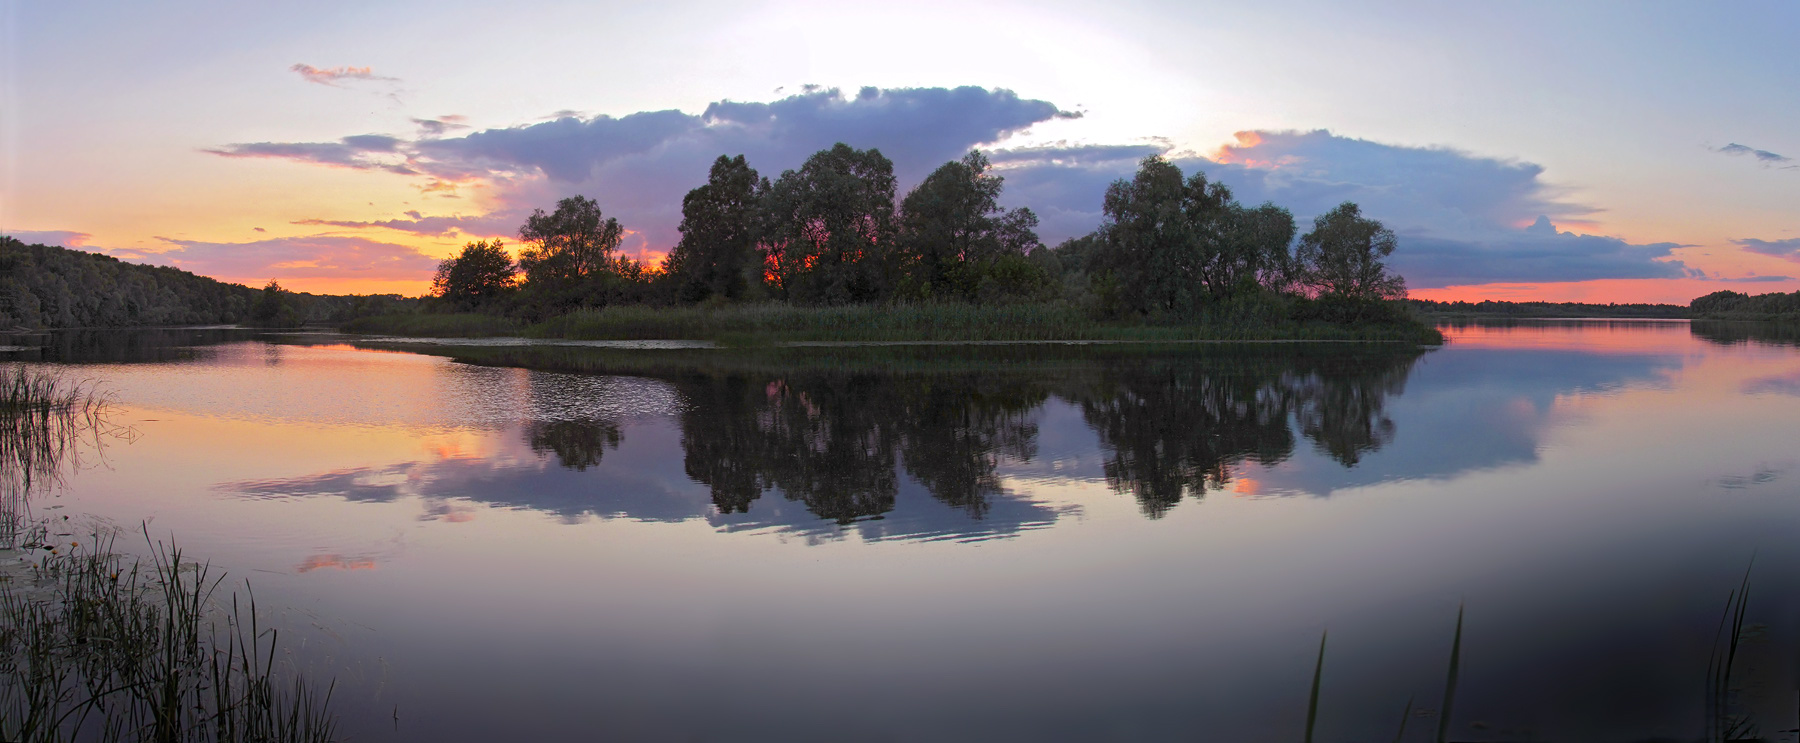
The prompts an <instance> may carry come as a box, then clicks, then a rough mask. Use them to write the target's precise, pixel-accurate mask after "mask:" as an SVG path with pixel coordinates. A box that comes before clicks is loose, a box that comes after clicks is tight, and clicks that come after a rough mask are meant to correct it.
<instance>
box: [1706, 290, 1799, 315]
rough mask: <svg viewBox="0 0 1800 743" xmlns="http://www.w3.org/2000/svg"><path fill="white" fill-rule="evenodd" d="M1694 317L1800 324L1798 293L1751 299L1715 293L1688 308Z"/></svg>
mask: <svg viewBox="0 0 1800 743" xmlns="http://www.w3.org/2000/svg"><path fill="white" fill-rule="evenodd" d="M1688 307H1689V309H1692V310H1693V313H1694V316H1695V317H1703V318H1714V319H1723V320H1800V291H1797V292H1791V293H1786V294H1784V293H1782V292H1771V293H1768V294H1758V295H1756V296H1750V295H1748V294H1744V293H1743V292H1734V291H1717V292H1713V293H1711V294H1708V295H1706V296H1704V297H1696V298H1695V299H1694V301H1693V302H1690V303H1689V304H1688Z"/></svg>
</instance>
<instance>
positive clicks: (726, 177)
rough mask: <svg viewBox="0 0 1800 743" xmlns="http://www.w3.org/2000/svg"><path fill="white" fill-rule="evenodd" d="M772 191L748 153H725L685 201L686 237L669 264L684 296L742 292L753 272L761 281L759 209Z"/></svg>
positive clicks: (666, 268)
mask: <svg viewBox="0 0 1800 743" xmlns="http://www.w3.org/2000/svg"><path fill="white" fill-rule="evenodd" d="M768 190H769V181H768V179H766V178H764V179H759V178H758V177H757V175H756V171H755V170H753V169H751V168H750V165H749V164H748V163H746V162H745V161H744V156H743V155H738V156H737V157H726V156H724V155H720V156H719V159H718V160H715V161H713V165H712V170H711V171H710V172H708V173H707V177H706V185H704V186H701V187H699V188H696V189H694V190H692V191H689V192H688V194H687V196H686V197H685V198H683V199H682V200H681V242H680V243H678V244H677V245H676V246H675V249H674V250H673V251H670V253H669V257H668V259H667V261H666V262H665V263H664V264H663V268H664V271H666V272H667V273H668V275H669V277H670V280H671V281H673V282H674V283H675V284H676V286H677V289H676V291H677V293H678V296H679V298H680V299H681V300H682V301H684V302H698V301H701V300H704V299H707V298H709V297H714V296H718V297H725V298H727V299H737V298H739V297H742V296H743V295H744V289H745V287H746V286H747V285H748V283H749V281H750V278H751V277H749V276H747V275H746V273H747V272H750V273H754V274H757V275H755V276H754V279H755V280H756V281H757V282H759V283H760V282H761V280H762V277H761V275H760V272H759V271H756V270H755V269H756V268H757V266H756V265H755V261H754V260H753V258H754V252H755V247H756V226H757V209H758V207H759V200H760V199H762V198H763V195H764V194H765V193H766V192H767V191H768Z"/></svg>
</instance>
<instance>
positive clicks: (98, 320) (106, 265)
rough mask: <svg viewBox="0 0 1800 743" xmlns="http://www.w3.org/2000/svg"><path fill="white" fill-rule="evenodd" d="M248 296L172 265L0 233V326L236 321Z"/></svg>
mask: <svg viewBox="0 0 1800 743" xmlns="http://www.w3.org/2000/svg"><path fill="white" fill-rule="evenodd" d="M255 298H256V290H254V289H251V288H249V287H246V286H242V285H240V284H228V283H225V282H222V281H216V280H214V279H209V278H206V277H204V276H196V275H194V274H191V273H188V272H186V271H182V270H180V269H175V268H166V267H162V266H143V265H138V264H135V263H125V262H122V261H120V260H119V259H117V258H113V257H111V256H106V255H100V254H98V253H88V252H83V251H79V250H69V249H66V248H59V247H54V246H49V245H27V244H25V243H22V242H19V241H18V240H15V239H13V238H10V237H0V328H10V327H14V326H24V327H29V328H75V327H118V326H128V325H181V324H218V323H236V322H242V321H243V320H245V319H247V318H248V316H249V310H250V303H251V302H252V301H254V299H255Z"/></svg>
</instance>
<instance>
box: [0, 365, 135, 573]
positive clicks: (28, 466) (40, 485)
mask: <svg viewBox="0 0 1800 743" xmlns="http://www.w3.org/2000/svg"><path fill="white" fill-rule="evenodd" d="M107 405H108V401H107V399H106V397H105V396H103V395H101V394H99V393H98V392H97V391H96V390H95V388H94V386H93V385H91V384H88V383H85V382H79V381H70V380H68V379H67V378H66V377H64V376H63V375H60V374H57V373H55V372H53V371H50V370H46V369H43V368H39V367H30V366H26V365H24V364H12V365H9V366H6V367H4V368H0V549H4V548H10V547H13V546H15V545H16V544H17V543H18V538H19V535H20V533H21V530H22V529H23V528H24V526H25V521H26V516H25V511H24V509H25V500H26V497H27V495H28V494H29V493H30V492H32V491H33V490H45V489H49V488H53V487H55V486H56V485H58V484H59V483H60V482H61V481H62V476H63V472H64V471H65V470H66V469H68V468H72V467H79V466H80V459H81V455H82V452H83V450H84V449H87V450H93V451H99V450H100V448H101V446H102V444H104V442H105V441H106V440H108V439H111V438H116V437H129V435H130V430H129V429H125V428H121V427H116V426H112V425H110V424H109V423H108V422H107V419H106V411H107Z"/></svg>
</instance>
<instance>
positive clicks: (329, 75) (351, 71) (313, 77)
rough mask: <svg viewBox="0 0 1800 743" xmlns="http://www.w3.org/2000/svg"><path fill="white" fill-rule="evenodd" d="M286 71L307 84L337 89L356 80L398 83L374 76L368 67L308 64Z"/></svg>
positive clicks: (391, 78) (389, 78)
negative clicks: (294, 73) (298, 74)
mask: <svg viewBox="0 0 1800 743" xmlns="http://www.w3.org/2000/svg"><path fill="white" fill-rule="evenodd" d="M288 69H290V70H293V71H294V72H298V73H300V76H301V77H303V78H306V81H307V82H309V83H318V84H320V85H330V86H333V87H338V84H339V83H343V82H348V81H356V80H373V81H381V82H398V81H399V78H394V77H383V76H381V75H377V74H375V71H374V70H372V69H370V68H368V67H314V66H312V65H309V64H296V65H294V66H293V67H289V68H288Z"/></svg>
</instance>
